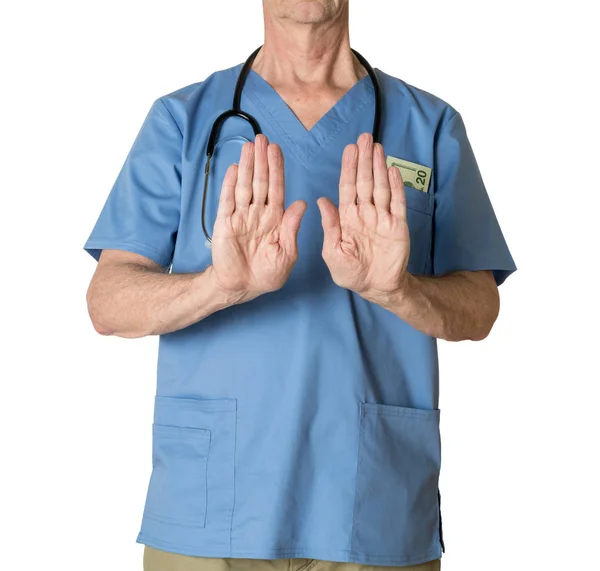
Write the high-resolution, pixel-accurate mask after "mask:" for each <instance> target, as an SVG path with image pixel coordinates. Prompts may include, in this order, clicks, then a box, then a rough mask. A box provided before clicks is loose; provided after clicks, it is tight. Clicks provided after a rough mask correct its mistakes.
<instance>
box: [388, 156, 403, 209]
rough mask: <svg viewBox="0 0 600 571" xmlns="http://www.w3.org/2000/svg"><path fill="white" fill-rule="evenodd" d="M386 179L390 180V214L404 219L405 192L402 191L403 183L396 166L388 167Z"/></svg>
mask: <svg viewBox="0 0 600 571" xmlns="http://www.w3.org/2000/svg"><path fill="white" fill-rule="evenodd" d="M388 179H389V181H390V190H391V195H392V196H391V201H390V211H391V213H392V216H395V217H396V218H400V219H403V220H404V219H406V194H405V193H404V183H403V182H402V176H401V175H400V169H399V168H398V167H390V168H389V169H388Z"/></svg>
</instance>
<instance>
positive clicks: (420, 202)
mask: <svg viewBox="0 0 600 571" xmlns="http://www.w3.org/2000/svg"><path fill="white" fill-rule="evenodd" d="M404 191H405V194H406V221H407V223H408V230H409V234H410V257H409V259H408V266H407V270H408V271H409V272H410V273H411V274H424V273H426V272H425V268H426V265H427V260H428V259H429V256H430V250H431V234H432V220H433V208H434V196H433V194H432V193H431V191H430V192H422V191H420V190H417V189H416V188H412V187H410V186H405V187H404Z"/></svg>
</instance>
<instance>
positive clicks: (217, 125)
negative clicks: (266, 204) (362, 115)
mask: <svg viewBox="0 0 600 571" xmlns="http://www.w3.org/2000/svg"><path fill="white" fill-rule="evenodd" d="M261 48H262V46H260V47H258V48H257V49H256V50H254V51H253V52H252V53H251V54H250V56H249V57H248V59H247V60H246V61H245V62H244V65H243V66H242V69H241V71H240V74H239V76H238V79H237V82H236V84H235V91H234V93H233V107H232V108H231V109H229V110H228V111H225V112H224V113H221V115H219V116H218V117H217V118H216V119H215V122H214V123H213V126H212V128H211V130H210V135H209V137H208V145H207V147H206V165H205V167H204V193H203V196H202V230H203V231H204V235H205V236H206V239H207V240H208V243H209V244H210V243H211V242H212V238H211V237H210V235H209V234H208V230H207V229H206V224H205V222H204V219H205V211H206V192H207V188H208V175H209V174H210V161H211V159H212V156H213V153H214V152H215V146H216V142H217V137H218V136H219V131H220V130H221V126H222V125H223V123H224V122H225V120H226V119H229V117H240V118H241V119H244V120H245V121H247V122H248V123H250V125H251V126H252V130H253V131H254V136H256V135H259V134H261V133H262V131H261V129H260V125H259V124H258V121H257V120H256V119H255V118H254V117H252V115H250V114H249V113H246V112H244V111H242V109H241V108H240V103H241V100H242V89H243V88H244V83H245V82H246V77H247V76H248V73H249V72H250V68H251V66H252V62H253V61H254V58H255V57H256V55H257V54H258V52H259V51H260V50H261ZM351 49H352V48H351ZM352 53H354V55H355V56H356V58H357V59H358V61H359V62H360V63H361V65H362V66H363V67H364V68H365V69H366V70H367V73H368V74H369V77H370V78H371V82H372V83H373V90H374V92H375V117H374V118H373V131H372V133H373V141H374V142H375V143H378V142H380V140H379V138H380V134H381V87H380V85H379V80H378V78H377V75H376V74H375V70H374V69H373V68H372V67H371V65H370V64H369V62H368V61H367V60H366V59H365V58H364V57H363V56H362V55H360V54H359V53H358V52H357V51H356V50H354V49H352Z"/></svg>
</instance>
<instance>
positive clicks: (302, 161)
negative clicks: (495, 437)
mask: <svg viewBox="0 0 600 571" xmlns="http://www.w3.org/2000/svg"><path fill="white" fill-rule="evenodd" d="M241 67H242V66H241V64H240V65H237V66H235V67H232V68H230V69H225V70H221V71H218V72H216V73H214V74H212V75H211V76H209V77H208V78H207V79H206V80H204V81H201V82H198V83H194V84H192V85H188V86H186V87H183V88H181V89H178V90H176V91H174V92H172V93H169V94H167V95H164V96H162V97H159V98H158V99H156V100H155V101H154V103H153V104H152V106H151V108H150V110H149V113H148V115H147V117H146V119H145V121H144V123H143V125H142V126H141V129H140V131H139V133H138V135H137V137H136V139H135V141H134V142H133V145H132V147H131V150H130V152H129V154H128V156H127V158H126V160H125V162H124V164H123V166H122V169H121V171H120V173H119V174H118V177H117V179H116V181H115V183H114V186H113V188H112V190H111V192H110V194H109V196H108V199H107V201H106V204H105V205H104V208H103V209H102V212H101V214H100V216H99V218H98V221H97V223H96V225H95V227H94V229H93V231H92V233H91V236H90V237H89V239H88V241H87V242H86V244H85V249H86V250H87V251H88V252H89V253H90V254H91V255H92V256H94V258H96V259H97V258H98V256H99V255H100V252H101V251H102V249H104V248H109V249H118V250H127V251H130V252H135V253H138V254H141V255H143V256H146V257H148V258H150V259H152V260H154V261H156V262H157V263H159V264H161V265H162V266H164V267H169V266H170V265H172V271H173V272H174V273H183V272H199V271H202V270H204V269H205V268H206V267H207V266H208V265H209V264H210V263H211V250H210V248H208V247H207V246H206V243H205V237H204V234H203V232H202V225H201V212H202V210H201V209H202V193H203V182H204V165H205V158H206V145H207V139H208V135H209V131H210V128H211V126H212V124H213V121H214V119H215V118H216V117H217V116H218V115H219V114H220V113H222V112H223V111H225V110H227V109H229V108H230V107H231V102H232V99H233V91H234V86H235V81H236V79H237V76H238V74H239V72H240V70H241ZM376 73H377V75H378V77H379V79H380V81H381V86H382V91H383V122H382V126H383V128H382V131H383V132H382V143H383V146H384V150H385V152H386V155H391V156H394V157H397V158H401V159H405V160H408V161H412V162H415V163H419V164H422V165H426V166H428V167H430V168H431V169H432V177H431V182H430V187H429V192H427V193H424V192H421V191H420V190H417V189H414V188H410V187H406V188H405V191H406V200H407V218H408V225H409V231H410V239H411V253H410V259H409V264H408V271H410V272H412V273H414V274H422V275H441V274H445V273H447V272H452V271H455V270H493V272H494V276H495V278H496V282H497V283H498V284H501V283H502V282H503V281H504V280H505V279H506V277H507V276H508V275H509V274H510V273H511V272H513V271H515V269H516V267H515V264H514V261H513V259H512V257H511V254H510V252H509V249H508V247H507V244H506V242H505V240H504V238H503V235H502V232H501V230H500V226H499V224H498V221H497V219H496V216H495V214H494V211H493V208H492V205H491V203H490V200H489V197H488V195H487V192H486V189H485V186H484V183H483V181H482V178H481V175H480V172H479V169H478V166H477V163H476V161H475V157H474V154H473V150H472V148H471V145H470V143H469V140H468V138H467V133H466V130H465V125H464V123H463V119H462V117H461V115H460V114H459V113H458V112H457V111H456V110H455V109H454V108H453V107H452V106H450V105H449V104H448V103H446V102H445V101H443V100H441V99H440V98H438V97H436V96H434V95H432V94H430V93H428V92H426V91H423V90H421V89H418V88H416V87H414V86H412V85H409V84H407V83H406V82H404V81H402V80H401V79H398V78H395V77H392V76H390V75H387V74H385V73H383V72H382V71H380V70H376ZM374 102H375V101H374V92H373V87H372V83H371V80H370V79H369V77H368V76H365V77H364V78H363V79H361V80H360V81H358V82H357V83H356V84H355V85H354V86H353V87H352V88H351V89H350V90H349V91H348V92H347V93H346V94H345V95H344V96H343V97H342V98H341V100H340V101H339V102H338V103H337V104H336V105H335V106H334V107H333V108H332V109H331V110H330V111H329V112H328V113H327V114H326V115H325V116H324V117H323V118H322V119H321V120H320V121H319V122H318V123H317V124H316V125H315V126H314V127H313V128H312V129H310V131H307V130H306V129H305V128H304V127H303V126H302V124H301V123H300V122H299V121H298V119H297V118H296V117H295V115H294V114H293V112H292V111H291V110H290V109H289V107H288V106H287V105H286V104H285V102H284V101H283V100H282V99H281V97H280V96H279V95H278V94H277V93H276V91H275V90H274V89H273V88H272V87H271V86H270V85H269V84H268V83H267V82H266V81H265V80H263V79H262V78H261V76H260V75H258V74H257V73H256V72H254V71H250V74H249V76H248V78H247V81H246V85H245V88H244V91H243V95H242V100H241V106H242V109H244V110H245V111H247V112H249V113H250V114H252V115H253V116H254V117H255V118H256V119H257V120H258V121H259V123H260V125H261V128H262V130H263V132H264V133H265V135H266V136H267V137H268V138H269V140H270V141H271V142H275V143H277V144H279V145H280V146H281V148H282V151H283V155H284V160H285V175H286V195H285V200H286V206H287V205H289V204H290V203H291V202H293V201H295V200H297V199H304V200H306V202H307V203H308V209H307V211H306V214H305V216H304V219H303V220H302V224H301V227H300V231H299V236H298V243H299V258H298V261H297V263H296V265H295V266H294V269H293V271H292V273H291V275H290V277H289V280H288V281H287V283H286V284H285V286H284V287H283V288H282V289H280V290H279V291H276V292H273V293H268V294H266V295H263V296H261V297H259V298H257V299H255V300H253V301H251V302H249V303H245V304H242V305H236V306H233V307H229V308H227V309H224V310H222V311H219V312H217V313H214V314H213V315H211V316H209V317H207V318H205V319H203V320H202V321H200V322H198V323H196V324H195V325H192V326H190V327H187V328H185V329H183V330H180V331H177V332H174V333H170V334H167V335H162V336H161V337H160V343H159V357H158V377H157V391H156V399H155V409H154V424H153V426H152V433H153V451H152V457H153V459H152V471H151V476H150V482H149V486H148V493H147V498H146V504H145V509H144V513H143V519H142V523H141V530H140V533H139V535H138V537H137V541H138V542H139V543H143V544H146V545H150V546H152V547H155V548H158V549H162V550H166V551H172V552H177V553H181V554H186V555H199V556H206V557H244V558H260V559H275V558H293V557H303V558H315V559H324V560H329V561H340V562H355V563H363V564H370V565H384V566H386V565H387V566H391V565H395V566H402V565H416V564H419V563H423V562H426V561H430V560H432V559H437V558H439V557H441V547H442V538H441V518H440V510H439V501H438V477H439V471H440V437H439V417H440V411H439V409H438V354H437V346H436V339H435V338H433V337H430V336H428V335H425V334H423V333H421V332H420V331H417V330H416V329H414V328H413V327H411V326H410V325H408V324H407V323H405V322H404V321H403V320H402V319H400V318H399V317H397V316H396V315H394V314H393V313H392V312H390V311H388V310H385V309H383V308H381V307H379V306H378V305H376V304H373V303H370V302H368V301H366V300H364V299H362V298H361V297H360V296H358V295H356V294H354V293H353V292H351V291H348V290H346V289H343V288H340V287H338V286H337V285H336V284H335V283H334V282H333V281H332V279H331V276H330V274H329V271H328V269H327V267H326V265H325V263H324V261H323V259H322V257H321V248H322V243H323V231H322V227H321V220H320V214H319V210H318V207H317V204H316V200H317V198H319V197H320V196H328V197H329V198H330V199H331V200H332V201H333V202H334V204H337V203H338V180H339V175H340V161H341V156H342V151H343V149H344V147H345V146H346V145H347V144H349V143H354V142H356V139H357V138H358V136H359V135H360V134H361V133H363V132H366V131H368V132H370V131H371V129H372V124H373V110H374ZM245 139H250V140H252V139H253V134H252V131H251V128H250V126H249V125H248V124H247V123H245V122H244V121H243V120H241V119H237V118H234V119H228V120H227V121H226V122H225V124H224V126H223V129H222V131H221V134H220V140H221V143H220V144H219V146H218V147H217V151H216V153H215V159H214V164H213V168H214V171H213V172H214V176H213V178H212V181H211V186H210V188H209V193H210V196H209V199H208V203H207V220H208V227H209V231H210V232H211V234H212V228H213V222H214V219H215V215H216V210H217V204H218V197H219V191H220V185H221V181H222V179H223V176H224V174H225V171H226V169H227V167H228V166H229V165H230V164H231V163H232V162H237V161H238V160H239V154H240V149H241V145H242V144H243V142H244V140H245Z"/></svg>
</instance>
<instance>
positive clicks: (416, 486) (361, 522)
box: [351, 402, 441, 563]
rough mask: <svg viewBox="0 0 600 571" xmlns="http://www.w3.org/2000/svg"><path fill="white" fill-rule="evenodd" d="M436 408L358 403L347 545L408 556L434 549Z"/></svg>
mask: <svg viewBox="0 0 600 571" xmlns="http://www.w3.org/2000/svg"><path fill="white" fill-rule="evenodd" d="M439 414H440V411H439V410H438V409H434V410H426V409H416V408H406V407H400V406H391V405H384V404H373V403H366V402H362V403H360V427H359V442H358V465H357V473H356V490H355V498H354V519H353V524H352V542H351V550H352V552H353V553H354V554H355V555H360V554H365V553H367V554H369V555H372V556H374V557H376V558H378V559H379V560H380V561H382V563H384V562H386V561H395V562H398V563H401V562H410V561H416V560H418V559H421V558H425V557H428V556H430V555H433V556H435V555H437V553H438V551H439V547H440V544H439V535H438V532H439V505H438V478H439V471H440V460H441V458H440V435H439Z"/></svg>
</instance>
